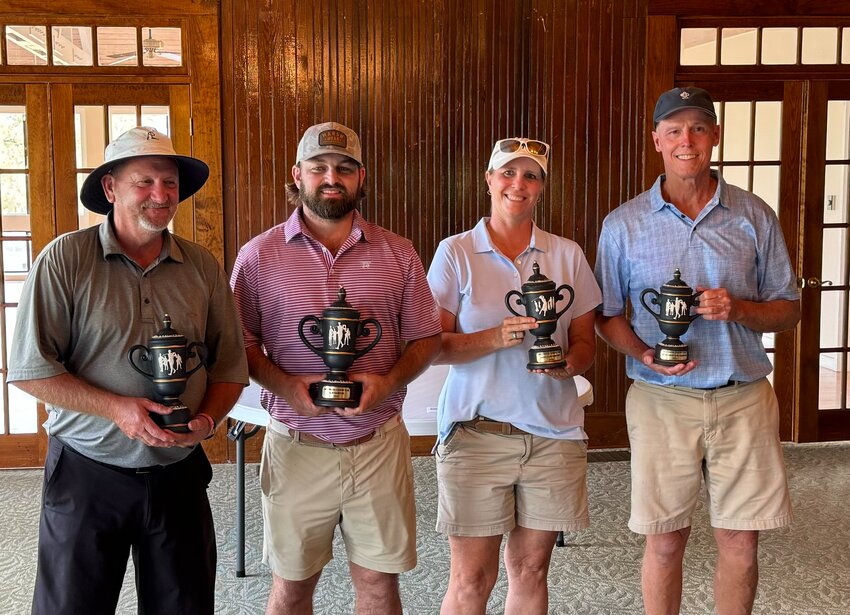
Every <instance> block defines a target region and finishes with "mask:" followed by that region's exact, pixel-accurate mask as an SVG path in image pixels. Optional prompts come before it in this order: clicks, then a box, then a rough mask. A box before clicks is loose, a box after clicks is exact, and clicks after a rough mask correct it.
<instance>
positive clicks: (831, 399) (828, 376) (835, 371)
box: [818, 352, 844, 410]
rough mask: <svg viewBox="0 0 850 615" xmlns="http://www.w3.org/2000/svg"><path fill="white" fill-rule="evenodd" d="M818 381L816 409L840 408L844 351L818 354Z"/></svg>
mask: <svg viewBox="0 0 850 615" xmlns="http://www.w3.org/2000/svg"><path fill="white" fill-rule="evenodd" d="M819 371H820V378H819V381H818V387H819V392H820V394H819V396H818V397H819V399H818V409H819V410H827V409H840V408H841V374H842V372H843V371H844V353H839V352H824V353H821V355H820V370H819Z"/></svg>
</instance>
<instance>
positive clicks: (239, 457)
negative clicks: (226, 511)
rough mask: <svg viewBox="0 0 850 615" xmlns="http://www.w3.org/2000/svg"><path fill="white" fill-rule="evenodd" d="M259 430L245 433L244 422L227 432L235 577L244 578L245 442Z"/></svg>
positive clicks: (258, 428)
mask: <svg viewBox="0 0 850 615" xmlns="http://www.w3.org/2000/svg"><path fill="white" fill-rule="evenodd" d="M259 430H260V426H259V425H255V426H254V427H253V428H252V429H250V430H249V431H245V421H237V422H236V424H235V425H234V426H233V427H232V428H231V429H230V431H229V432H227V437H228V438H230V439H231V440H233V441H234V442H236V576H237V577H238V578H242V577H244V576H245V440H247V439H248V438H250V437H251V436H253V435H254V434H255V433H257V432H258V431H259Z"/></svg>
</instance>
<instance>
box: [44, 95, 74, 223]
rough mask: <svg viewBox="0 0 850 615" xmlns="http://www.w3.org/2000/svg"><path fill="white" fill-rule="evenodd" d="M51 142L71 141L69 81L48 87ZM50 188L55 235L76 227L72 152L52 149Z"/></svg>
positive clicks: (66, 149)
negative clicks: (51, 191)
mask: <svg viewBox="0 0 850 615" xmlns="http://www.w3.org/2000/svg"><path fill="white" fill-rule="evenodd" d="M50 122H51V128H52V132H53V140H52V143H74V92H73V87H72V86H71V85H70V84H64V83H63V84H54V85H52V86H50ZM52 156H53V160H54V167H53V190H54V196H55V203H56V234H57V235H61V234H62V233H68V232H70V231H75V230H77V226H78V225H79V222H78V218H77V214H78V210H77V207H78V205H77V175H76V159H75V152H74V150H73V149H70V148H65V147H63V148H54V151H53V152H52Z"/></svg>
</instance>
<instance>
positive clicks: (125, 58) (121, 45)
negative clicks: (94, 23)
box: [97, 27, 139, 66]
mask: <svg viewBox="0 0 850 615" xmlns="http://www.w3.org/2000/svg"><path fill="white" fill-rule="evenodd" d="M137 32H138V31H137V30H136V28H101V27H99V28H98V29H97V63H98V64H99V65H100V66H138V65H139V58H138V57H137V55H136V33H137Z"/></svg>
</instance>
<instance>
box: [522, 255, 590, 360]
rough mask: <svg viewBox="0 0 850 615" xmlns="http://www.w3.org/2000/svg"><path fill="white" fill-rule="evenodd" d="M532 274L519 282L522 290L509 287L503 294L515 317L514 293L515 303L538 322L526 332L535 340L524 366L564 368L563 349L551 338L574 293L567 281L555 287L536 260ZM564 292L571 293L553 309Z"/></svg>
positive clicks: (573, 297) (570, 303) (571, 301)
mask: <svg viewBox="0 0 850 615" xmlns="http://www.w3.org/2000/svg"><path fill="white" fill-rule="evenodd" d="M532 269H533V270H534V274H532V276H531V277H530V278H528V281H526V283H525V284H523V285H522V292H521V293H520V292H519V291H516V290H512V291H510V292H509V293H508V294H507V295H505V305H506V306H507V307H508V311H510V313H511V314H513V315H514V316H522V314H520V313H519V312H516V311H514V309H513V308H512V307H511V297H513V296H514V295H516V296H517V299H516V304H517V305H524V306H525V313H526V315H528V316H530V317H532V318H534V319H535V320H536V321H537V327H536V328H534V329H531V330H530V331H529V333H531V334H532V335H534V336H535V337H536V338H537V339H536V340H534V344H533V345H532V346H531V349H529V351H528V365H526V368H527V369H555V368H558V367H564V366H565V365H566V364H567V362H566V361H565V360H564V351H563V350H561V347H560V346H558V344H556V343H555V342H554V341H552V334H553V333H555V329H556V328H557V327H558V319H559V318H560V317H561V315H562V314H563V313H564V312H566V311H567V310H568V309H569V308H570V306H571V305H572V304H573V299H575V292H573V289H572V287H571V286H570V285H568V284H561V285H560V286H559V287H558V288H555V283H554V282H553V281H552V280H550V279H549V278H547V277H546V276H545V275H543V274H541V273H540V266H539V265H538V264H537V261H535V262H534V264H533V265H532ZM564 290H565V291H567V292H568V293H569V295H570V299H569V301H567V304H566V305H565V306H564V307H563V309H562V310H561V311H560V312H557V311H555V307H556V305H555V304H556V303H557V302H558V301H560V300H561V299H563V298H564V296H563V295H562V294H561V291H564Z"/></svg>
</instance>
